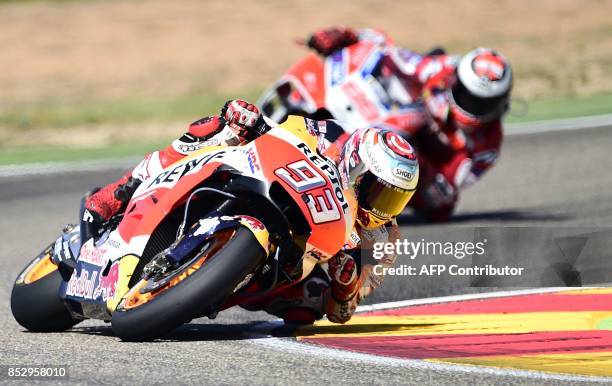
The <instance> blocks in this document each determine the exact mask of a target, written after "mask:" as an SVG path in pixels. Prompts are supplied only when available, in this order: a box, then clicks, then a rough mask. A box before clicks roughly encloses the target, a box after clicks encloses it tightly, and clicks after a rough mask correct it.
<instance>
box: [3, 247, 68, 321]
mask: <svg viewBox="0 0 612 386" xmlns="http://www.w3.org/2000/svg"><path fill="white" fill-rule="evenodd" d="M50 258H51V256H50V248H48V249H47V250H45V252H43V253H42V254H41V255H40V256H38V257H36V259H34V260H33V261H32V263H30V264H29V265H28V267H27V268H26V269H25V270H24V271H23V272H22V273H21V274H20V275H19V279H23V278H25V279H26V280H23V281H21V280H19V279H18V280H17V282H16V283H15V285H14V286H13V291H12V293H11V311H12V312H13V317H14V318H15V320H16V321H17V323H19V324H20V325H21V326H23V327H25V328H26V329H28V330H29V331H34V332H57V331H64V330H67V329H69V328H70V327H72V326H74V325H75V324H77V323H79V322H80V320H79V319H74V318H73V317H72V316H71V315H70V312H69V311H68V309H67V308H66V305H65V304H64V302H63V301H62V299H61V298H60V297H59V289H60V286H61V285H62V282H63V280H62V276H61V275H60V273H59V271H58V270H57V266H55V267H53V266H51V264H53V263H52V262H51V261H50ZM37 260H38V261H37ZM35 271H38V273H37V272H35Z"/></svg>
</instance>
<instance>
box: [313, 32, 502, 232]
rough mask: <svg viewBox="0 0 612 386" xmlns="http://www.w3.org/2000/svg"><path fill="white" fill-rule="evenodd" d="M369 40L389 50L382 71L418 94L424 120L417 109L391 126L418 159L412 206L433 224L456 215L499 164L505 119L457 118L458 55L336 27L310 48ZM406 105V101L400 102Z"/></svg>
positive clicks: (328, 49) (325, 49)
mask: <svg viewBox="0 0 612 386" xmlns="http://www.w3.org/2000/svg"><path fill="white" fill-rule="evenodd" d="M359 41H370V42H373V43H375V44H377V45H380V46H381V47H384V48H385V51H386V55H385V57H384V58H383V61H382V63H383V66H382V67H383V68H382V70H381V71H387V72H388V73H389V74H392V75H395V76H397V77H398V78H400V79H401V81H402V82H401V83H402V85H403V86H404V88H405V90H406V91H407V93H408V94H409V95H413V96H414V95H416V96H418V98H419V104H420V105H421V116H420V117H419V116H415V115H417V114H416V113H415V110H414V109H400V110H398V112H397V113H396V116H394V117H393V118H392V119H390V121H392V122H393V123H394V125H396V126H398V127H399V128H400V131H401V132H404V133H413V134H414V137H412V138H411V139H410V142H411V143H412V145H414V146H415V147H416V148H417V150H418V154H419V166H420V168H421V170H420V173H421V174H420V178H419V189H418V190H417V193H416V194H415V196H414V197H413V198H412V200H411V201H410V203H409V206H412V207H413V208H415V209H416V210H417V212H419V213H420V214H422V215H423V216H425V217H426V218H428V219H429V220H432V221H446V220H448V218H449V217H450V216H451V214H452V212H453V210H454V207H455V205H456V203H457V201H458V198H459V192H460V191H461V190H462V189H465V188H467V187H468V186H470V185H472V184H473V183H474V182H476V181H477V180H478V179H480V178H481V177H482V175H483V174H484V173H485V172H486V171H487V170H488V169H489V168H490V167H491V166H493V164H494V163H495V161H496V159H497V157H498V155H499V151H500V148H501V144H502V140H503V131H502V121H501V117H498V118H497V119H493V120H491V121H488V122H486V123H481V124H479V125H478V126H477V127H474V123H473V122H461V121H458V120H456V119H453V117H452V116H451V114H450V113H449V110H450V109H449V103H450V101H449V92H448V90H449V89H450V87H452V85H453V83H454V82H455V77H456V67H457V63H458V59H459V58H458V57H457V56H450V55H446V54H444V53H442V52H443V51H442V50H440V49H438V50H435V51H432V52H431V53H429V54H426V55H420V54H418V53H416V52H413V51H410V50H407V49H404V48H400V47H397V46H395V44H394V41H393V40H392V39H391V38H390V37H389V36H388V35H387V34H385V33H384V32H382V31H379V30H374V29H363V30H355V29H353V28H349V27H343V26H336V27H331V28H327V29H322V30H320V31H317V32H315V33H314V34H313V35H312V36H311V37H310V39H309V40H308V45H309V46H310V47H311V48H313V49H315V50H316V51H317V52H318V53H319V54H321V55H329V54H331V53H333V52H334V51H336V50H338V49H341V48H344V47H346V46H349V45H351V44H354V43H357V42H359ZM389 97H390V98H392V99H393V98H394V95H389ZM397 102H398V104H400V105H401V104H402V103H403V102H402V101H397Z"/></svg>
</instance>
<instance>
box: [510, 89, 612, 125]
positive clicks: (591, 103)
mask: <svg viewBox="0 0 612 386" xmlns="http://www.w3.org/2000/svg"><path fill="white" fill-rule="evenodd" d="M522 109H523V106H521V104H520V102H514V104H513V111H511V112H510V114H508V117H507V120H506V122H508V123H510V122H530V121H539V120H545V119H561V118H572V117H581V116H586V115H598V114H609V113H612V93H606V94H594V95H590V96H587V97H579V98H576V97H564V98H548V99H539V100H533V101H528V102H527V113H526V114H524V115H520V113H521V111H520V110H522Z"/></svg>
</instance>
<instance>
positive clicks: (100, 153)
mask: <svg viewBox="0 0 612 386" xmlns="http://www.w3.org/2000/svg"><path fill="white" fill-rule="evenodd" d="M170 142H171V139H168V140H167V141H157V142H137V143H131V142H130V143H120V144H116V145H113V146H104V147H96V148H90V149H83V148H59V147H45V148H37V147H27V148H18V149H2V150H1V151H0V165H11V164H26V163H36V162H57V161H84V160H95V159H103V158H120V157H128V156H137V155H143V156H144V155H145V154H146V153H149V152H151V151H153V150H158V149H162V148H164V147H166V146H168V144H170Z"/></svg>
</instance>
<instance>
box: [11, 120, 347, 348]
mask: <svg viewBox="0 0 612 386" xmlns="http://www.w3.org/2000/svg"><path fill="white" fill-rule="evenodd" d="M266 124H267V125H268V126H269V130H268V131H267V132H266V134H264V135H262V136H260V137H259V138H257V139H255V140H254V141H252V142H250V143H248V144H246V145H244V146H237V147H207V148H203V149H201V150H199V151H197V152H196V153H194V154H193V155H190V156H189V157H187V158H185V159H183V160H181V161H179V162H177V163H175V164H173V165H171V166H169V167H168V168H166V169H165V170H164V171H163V172H162V173H161V174H159V175H153V176H150V178H148V179H146V180H145V181H143V182H142V184H141V185H140V186H139V188H138V189H137V190H136V192H135V193H134V195H133V197H132V199H131V200H130V202H129V204H128V205H127V208H126V210H125V211H124V212H123V213H122V214H121V215H118V216H116V217H115V218H114V219H112V220H111V223H112V226H109V227H108V229H107V230H106V231H104V232H103V233H102V234H101V235H97V236H95V237H89V235H88V234H87V232H86V226H85V223H82V224H81V225H80V226H69V227H67V228H66V229H65V230H64V232H63V234H62V236H61V237H60V238H59V239H58V240H57V241H56V242H55V243H53V244H51V245H50V246H49V247H48V248H47V249H45V250H44V251H43V252H42V253H41V254H40V255H39V256H37V257H36V258H35V259H34V260H33V261H32V262H31V263H30V264H28V266H27V267H26V268H25V269H24V270H23V272H21V274H20V275H19V276H18V278H17V280H16V282H15V285H14V287H13V292H12V295H11V309H12V312H13V315H14V317H15V319H16V320H17V322H19V324H21V325H22V326H23V327H25V328H26V329H28V330H30V331H62V330H66V329H68V328H70V327H72V326H74V325H76V324H77V323H79V322H80V321H81V320H83V319H88V318H93V319H101V320H104V321H110V322H111V323H112V328H113V331H114V332H115V333H116V335H118V336H119V337H120V338H121V339H123V340H136V341H140V340H150V339H154V338H156V337H159V336H162V335H163V334H165V333H167V332H169V331H171V330H172V329H174V328H176V327H178V326H179V325H181V324H183V323H186V322H189V321H190V320H192V319H194V318H198V317H202V316H209V317H215V316H216V314H217V313H218V312H219V311H221V310H224V309H227V308H229V307H232V306H234V305H240V304H248V303H250V302H253V301H256V300H257V299H260V298H261V297H263V296H269V295H271V294H273V293H274V292H275V291H282V290H284V289H286V288H287V287H288V286H291V285H294V284H296V283H298V282H299V281H300V280H302V279H304V278H305V277H306V276H308V274H309V273H310V272H311V271H312V269H313V268H314V267H315V266H316V265H317V264H320V263H323V262H325V261H326V260H327V259H329V258H331V257H332V256H333V255H334V254H336V253H337V252H338V251H339V250H340V249H342V248H343V246H345V245H346V244H347V243H350V242H351V241H350V234H351V232H352V231H353V226H354V223H355V220H354V219H355V213H356V201H355V197H354V193H353V191H351V190H347V189H344V188H343V185H342V184H341V181H340V176H339V173H338V170H337V168H336V166H335V165H334V163H333V162H331V161H330V160H328V159H327V158H325V157H324V156H322V155H321V154H320V153H318V151H317V138H316V136H315V135H314V134H312V130H310V131H309V129H308V127H307V125H306V122H305V120H304V119H303V118H301V117H297V116H291V117H289V118H288V119H287V120H286V121H285V122H284V123H283V124H281V125H278V124H276V123H275V122H273V121H271V120H268V119H266ZM66 256H75V257H72V258H67V257H66Z"/></svg>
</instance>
